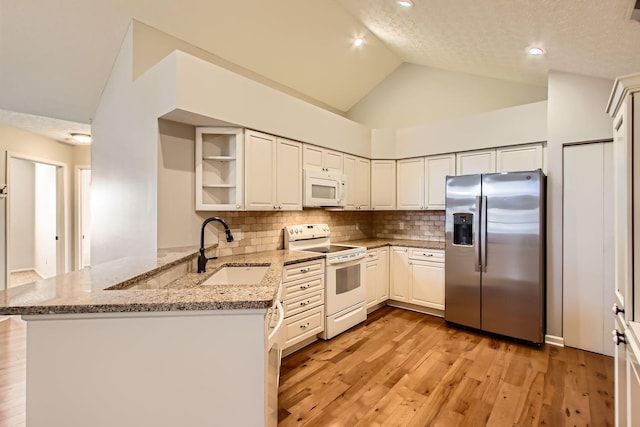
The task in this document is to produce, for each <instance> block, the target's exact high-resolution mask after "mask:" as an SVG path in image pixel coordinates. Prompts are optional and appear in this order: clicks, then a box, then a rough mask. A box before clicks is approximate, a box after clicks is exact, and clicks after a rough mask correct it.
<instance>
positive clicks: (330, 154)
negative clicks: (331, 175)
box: [323, 150, 344, 173]
mask: <svg viewBox="0 0 640 427" xmlns="http://www.w3.org/2000/svg"><path fill="white" fill-rule="evenodd" d="M343 156H344V155H343V154H342V153H341V152H339V151H333V150H324V152H323V165H324V168H325V169H326V170H328V171H329V172H338V173H342V162H343Z"/></svg>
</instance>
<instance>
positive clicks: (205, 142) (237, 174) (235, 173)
mask: <svg viewBox="0 0 640 427" xmlns="http://www.w3.org/2000/svg"><path fill="white" fill-rule="evenodd" d="M195 148H196V149H195V155H196V156H195V157H196V158H195V175H196V185H195V192H196V198H195V199H196V210H199V211H224V210H240V209H242V208H243V206H242V203H243V200H242V199H243V182H242V177H243V169H242V165H243V137H242V129H240V128H225V127H219V128H217V127H197V128H196V147H195Z"/></svg>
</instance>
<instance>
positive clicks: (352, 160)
mask: <svg viewBox="0 0 640 427" xmlns="http://www.w3.org/2000/svg"><path fill="white" fill-rule="evenodd" d="M357 163H358V159H357V158H356V157H355V156H350V155H348V154H345V155H344V174H345V176H346V177H347V197H346V199H347V204H346V205H345V207H344V209H345V210H354V209H356V207H357V206H358V205H357V194H358V174H357V171H356V169H357Z"/></svg>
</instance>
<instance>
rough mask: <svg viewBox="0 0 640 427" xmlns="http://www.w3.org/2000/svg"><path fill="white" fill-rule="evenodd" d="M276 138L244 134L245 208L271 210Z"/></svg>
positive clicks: (249, 133)
mask: <svg viewBox="0 0 640 427" xmlns="http://www.w3.org/2000/svg"><path fill="white" fill-rule="evenodd" d="M275 164H276V137H275V136H273V135H267V134H264V133H260V132H255V131H247V132H246V133H245V208H246V209H247V210H254V211H255V210H258V211H259V210H273V209H274V206H275V200H276V197H275V196H276V188H275V185H274V182H275V180H276V170H275Z"/></svg>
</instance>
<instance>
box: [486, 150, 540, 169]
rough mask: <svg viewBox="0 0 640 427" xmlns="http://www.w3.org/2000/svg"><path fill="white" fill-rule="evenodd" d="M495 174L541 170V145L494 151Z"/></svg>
mask: <svg viewBox="0 0 640 427" xmlns="http://www.w3.org/2000/svg"><path fill="white" fill-rule="evenodd" d="M496 166H497V168H496V171H497V172H519V171H533V170H536V169H542V144H531V145H521V146H516V147H504V148H498V149H497V150H496Z"/></svg>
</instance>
